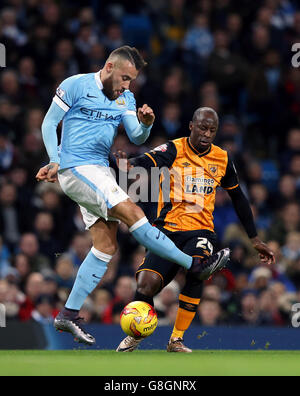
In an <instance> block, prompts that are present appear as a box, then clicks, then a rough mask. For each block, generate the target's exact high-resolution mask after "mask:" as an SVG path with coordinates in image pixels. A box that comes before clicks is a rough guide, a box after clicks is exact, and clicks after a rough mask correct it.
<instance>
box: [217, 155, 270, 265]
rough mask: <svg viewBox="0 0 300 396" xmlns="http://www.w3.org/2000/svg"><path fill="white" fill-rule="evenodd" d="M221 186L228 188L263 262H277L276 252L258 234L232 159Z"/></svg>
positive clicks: (238, 213) (241, 220)
mask: <svg viewBox="0 0 300 396" xmlns="http://www.w3.org/2000/svg"><path fill="white" fill-rule="evenodd" d="M221 186H222V187H223V188H224V189H225V190H227V192H228V194H229V196H230V198H231V200H232V204H233V207H234V209H235V211H236V214H237V216H238V218H239V220H240V222H241V224H242V225H243V227H244V229H245V231H246V233H247V235H248V237H249V239H250V240H251V242H252V245H253V247H254V248H255V249H256V250H257V251H258V253H259V255H260V259H261V261H262V262H263V263H268V264H273V263H274V262H275V257H274V253H273V252H272V251H271V250H270V249H269V247H268V246H267V245H266V244H265V243H264V242H263V241H261V240H260V238H259V237H258V235H257V230H256V226H255V222H254V218H253V213H252V210H251V207H250V203H249V201H248V199H247V197H246V196H245V194H244V193H243V191H242V189H241V187H240V185H239V180H238V176H237V172H236V170H235V167H234V165H233V162H232V161H231V160H228V165H227V170H226V174H225V176H224V177H223V179H222V182H221Z"/></svg>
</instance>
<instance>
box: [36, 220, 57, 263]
mask: <svg viewBox="0 0 300 396" xmlns="http://www.w3.org/2000/svg"><path fill="white" fill-rule="evenodd" d="M53 231H54V221H53V217H52V215H51V213H48V212H40V213H38V214H37V215H36V217H35V221H34V233H35V235H36V237H37V239H38V243H39V251H40V252H41V254H43V255H44V256H46V257H48V259H49V260H50V262H51V263H54V260H55V257H56V255H57V254H58V253H59V252H60V244H59V242H58V240H57V239H56V237H55V234H54V232H53Z"/></svg>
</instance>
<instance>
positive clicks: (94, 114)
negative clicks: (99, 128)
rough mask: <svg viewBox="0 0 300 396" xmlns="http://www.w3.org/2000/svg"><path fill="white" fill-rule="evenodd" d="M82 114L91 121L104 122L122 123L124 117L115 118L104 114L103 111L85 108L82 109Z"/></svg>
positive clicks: (117, 116)
mask: <svg viewBox="0 0 300 396" xmlns="http://www.w3.org/2000/svg"><path fill="white" fill-rule="evenodd" d="M80 111H81V113H82V114H84V115H86V116H87V117H88V119H90V120H103V121H120V120H121V119H122V115H121V114H119V115H116V116H113V115H111V114H108V113H104V112H103V111H101V110H90V109H86V108H85V107H81V109H80Z"/></svg>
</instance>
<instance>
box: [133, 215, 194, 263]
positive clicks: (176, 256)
mask: <svg viewBox="0 0 300 396" xmlns="http://www.w3.org/2000/svg"><path fill="white" fill-rule="evenodd" d="M129 231H130V232H131V233H132V235H133V236H134V238H135V239H136V240H137V241H138V242H139V243H140V244H141V245H143V246H145V247H146V248H147V249H148V250H149V251H150V252H152V253H154V254H157V255H158V256H160V257H162V258H164V259H166V260H169V261H173V262H174V263H176V264H179V265H181V266H182V267H184V268H187V269H189V268H191V266H192V262H193V258H192V257H191V256H189V255H187V254H185V253H183V252H182V251H181V250H180V249H178V248H177V247H176V245H175V244H174V242H172V241H171V239H169V238H168V237H167V236H166V235H165V234H164V233H162V232H161V231H160V230H158V229H157V228H155V227H152V226H151V224H150V223H149V222H148V220H147V218H146V217H144V218H143V219H141V220H139V221H138V222H137V223H136V224H134V225H133V226H132V227H131V228H130V229H129Z"/></svg>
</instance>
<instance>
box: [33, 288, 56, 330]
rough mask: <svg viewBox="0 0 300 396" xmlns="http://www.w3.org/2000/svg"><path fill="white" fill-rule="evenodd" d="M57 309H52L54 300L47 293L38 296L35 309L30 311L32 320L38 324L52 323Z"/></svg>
mask: <svg viewBox="0 0 300 396" xmlns="http://www.w3.org/2000/svg"><path fill="white" fill-rule="evenodd" d="M57 314H58V310H56V309H54V300H53V299H52V298H51V296H48V295H47V294H42V295H41V296H39V297H38V298H37V300H36V303H35V309H34V310H33V311H32V313H31V317H32V319H33V320H35V321H36V322H38V323H40V324H45V325H47V324H52V323H53V320H54V318H55V316H56V315H57Z"/></svg>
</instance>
